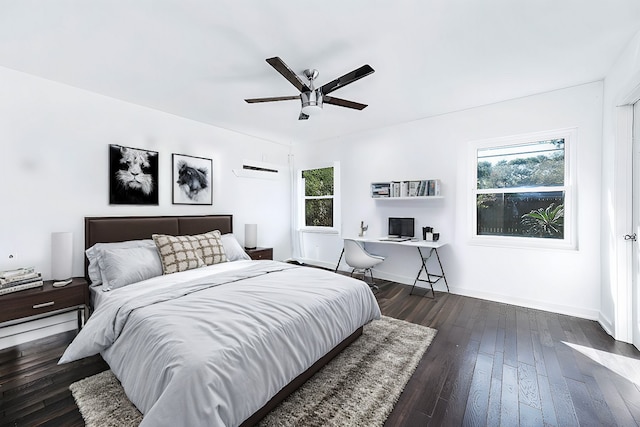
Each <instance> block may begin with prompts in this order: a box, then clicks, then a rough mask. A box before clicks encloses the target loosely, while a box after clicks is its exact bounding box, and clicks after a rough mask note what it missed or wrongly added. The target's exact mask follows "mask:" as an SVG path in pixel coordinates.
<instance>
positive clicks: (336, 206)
mask: <svg viewBox="0 0 640 427" xmlns="http://www.w3.org/2000/svg"><path fill="white" fill-rule="evenodd" d="M329 167H333V196H310V197H305V195H304V178H302V172H303V171H306V170H311V169H322V168H329ZM298 180H299V182H298V200H297V203H298V206H299V208H298V224H300V227H299V228H298V231H300V232H303V233H321V234H340V224H341V219H340V218H341V216H340V213H341V212H342V209H341V203H340V200H341V197H340V188H341V185H340V162H338V161H335V162H333V163H330V164H326V163H325V164H321V165H319V166H312V167H306V168H301V169H299V170H298ZM331 198H332V199H333V227H313V226H311V227H309V226H306V225H304V224H305V215H304V214H305V203H304V201H305V200H306V199H331Z"/></svg>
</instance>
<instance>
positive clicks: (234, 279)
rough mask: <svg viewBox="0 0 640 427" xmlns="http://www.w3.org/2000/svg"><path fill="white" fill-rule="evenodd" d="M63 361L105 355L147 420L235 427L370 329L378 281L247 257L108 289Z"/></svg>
mask: <svg viewBox="0 0 640 427" xmlns="http://www.w3.org/2000/svg"><path fill="white" fill-rule="evenodd" d="M106 294H108V295H103V296H102V297H100V302H99V304H98V306H97V308H96V310H95V312H94V313H93V315H92V316H91V317H90V318H89V320H88V322H87V324H86V326H85V327H84V328H83V329H82V330H81V331H80V333H79V334H78V336H77V337H76V338H75V339H74V341H73V342H72V343H71V344H70V345H69V347H68V348H67V350H66V351H65V353H64V354H63V356H62V358H61V360H60V363H65V362H70V361H72V360H77V359H80V358H83V357H87V356H91V355H93V354H97V353H100V354H102V356H103V358H104V359H105V360H106V362H107V363H108V364H109V366H110V367H111V369H112V371H113V372H114V374H115V375H116V377H117V378H118V379H119V380H120V381H121V383H122V385H123V387H124V390H125V392H126V394H127V396H128V397H129V399H130V400H131V401H132V402H133V403H134V404H135V405H136V407H138V409H139V410H140V411H141V412H142V413H143V414H144V419H143V422H142V425H143V426H175V425H189V426H235V425H239V424H240V423H242V422H243V421H244V420H245V419H247V418H248V417H249V416H250V415H252V414H253V413H254V412H255V411H257V410H258V409H260V408H261V407H262V406H263V405H264V404H265V403H266V402H267V401H268V400H269V399H270V398H271V397H272V396H274V395H275V394H276V393H277V392H278V391H280V390H281V389H282V388H283V387H284V386H285V385H287V384H288V383H289V382H291V381H292V380H293V379H294V378H295V377H297V376H298V375H299V374H300V373H302V372H304V371H305V370H306V369H308V368H309V367H310V366H311V365H312V364H313V363H314V362H316V361H317V360H318V359H320V358H321V357H322V356H323V355H324V354H326V353H327V352H328V351H329V350H331V349H332V348H333V347H335V346H336V345H337V344H339V343H340V342H341V341H342V340H344V339H345V338H346V337H348V336H349V335H351V334H352V333H353V332H354V331H355V330H356V329H358V328H359V327H360V326H362V325H364V324H366V323H368V322H370V321H371V320H373V319H377V318H379V317H380V309H379V307H378V304H377V302H376V300H375V297H374V296H373V294H372V293H371V291H370V289H369V287H368V286H367V285H366V284H365V283H364V282H362V281H359V280H355V279H352V278H349V277H345V276H342V275H338V274H334V273H332V272H329V271H325V270H320V269H314V268H308V267H300V266H294V265H290V264H284V263H280V262H275V261H236V262H232V263H224V264H217V265H214V266H210V267H205V268H200V269H196V270H189V271H186V272H182V273H176V274H171V275H165V276H159V277H155V278H152V279H148V280H145V281H143V282H139V283H136V284H133V285H129V286H126V287H124V288H119V289H115V290H113V291H110V292H107V293H106Z"/></svg>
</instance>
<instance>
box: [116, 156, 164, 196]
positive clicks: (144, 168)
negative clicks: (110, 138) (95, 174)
mask: <svg viewBox="0 0 640 427" xmlns="http://www.w3.org/2000/svg"><path fill="white" fill-rule="evenodd" d="M109 204H112V205H157V204H158V153H157V152H156V151H149V150H144V149H140V148H131V147H123V146H121V145H114V144H111V145H109Z"/></svg>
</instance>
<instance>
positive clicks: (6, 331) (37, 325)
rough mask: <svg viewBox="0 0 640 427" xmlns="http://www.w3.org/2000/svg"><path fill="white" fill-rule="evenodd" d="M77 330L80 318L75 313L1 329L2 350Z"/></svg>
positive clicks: (0, 346)
mask: <svg viewBox="0 0 640 427" xmlns="http://www.w3.org/2000/svg"><path fill="white" fill-rule="evenodd" d="M77 328H78V318H77V316H76V313H75V312H73V313H63V314H60V315H57V316H51V317H47V318H44V319H37V320H32V321H30V322H25V323H20V324H17V325H10V326H4V327H0V349H4V348H8V347H13V346H16V345H19V344H24V343H26V342H29V341H34V340H38V339H41V338H45V337H48V336H50V335H55V334H59V333H62V332H66V331H72V330H74V329H77Z"/></svg>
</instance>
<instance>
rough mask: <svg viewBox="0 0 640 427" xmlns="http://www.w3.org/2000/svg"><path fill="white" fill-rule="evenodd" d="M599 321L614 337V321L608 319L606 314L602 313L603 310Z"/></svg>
mask: <svg viewBox="0 0 640 427" xmlns="http://www.w3.org/2000/svg"><path fill="white" fill-rule="evenodd" d="M598 323H599V324H600V326H602V329H604V331H605V332H606V333H608V334H609V335H611V336H612V337H614V336H615V335H614V329H615V328H614V326H613V322H612V321H611V320H609V319H607V318H606V317H605V316H604V314H602V312H600V313H599V315H598Z"/></svg>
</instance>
